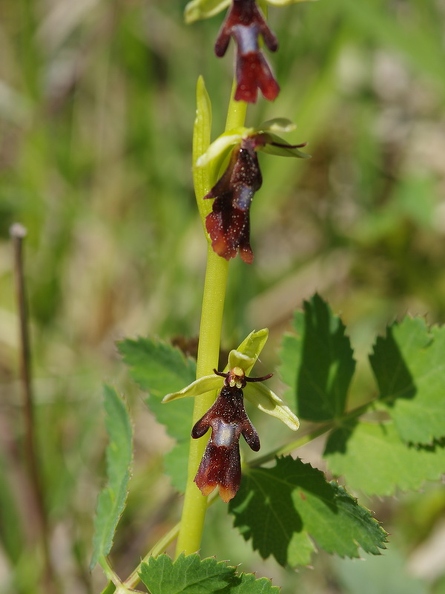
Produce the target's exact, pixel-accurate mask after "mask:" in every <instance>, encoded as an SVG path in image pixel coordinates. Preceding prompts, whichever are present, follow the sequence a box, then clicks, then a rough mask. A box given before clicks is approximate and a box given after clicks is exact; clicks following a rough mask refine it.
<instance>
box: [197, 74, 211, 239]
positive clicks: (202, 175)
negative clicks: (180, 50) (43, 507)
mask: <svg viewBox="0 0 445 594" xmlns="http://www.w3.org/2000/svg"><path fill="white" fill-rule="evenodd" d="M211 127H212V104H211V101H210V97H209V94H208V93H207V89H206V86H205V84H204V79H203V77H202V76H200V77H199V78H198V82H197V84H196V117H195V123H194V127H193V186H194V188H195V195H196V203H197V205H198V210H199V215H200V217H201V221H202V224H203V226H204V231H205V232H206V230H205V219H206V216H207V215H208V214H209V212H210V211H211V210H212V205H211V202H210V201H209V200H203V199H202V198H203V196H205V195H206V194H207V193H208V192H209V191H210V189H211V187H212V185H213V182H214V180H215V179H216V174H215V173H214V168H213V165H210V164H206V165H207V166H202V167H201V166H198V165H196V163H197V161H198V157H200V156H201V155H202V154H203V153H206V152H207V151H208V149H209V144H210V131H211ZM206 235H207V232H206ZM207 237H208V235H207Z"/></svg>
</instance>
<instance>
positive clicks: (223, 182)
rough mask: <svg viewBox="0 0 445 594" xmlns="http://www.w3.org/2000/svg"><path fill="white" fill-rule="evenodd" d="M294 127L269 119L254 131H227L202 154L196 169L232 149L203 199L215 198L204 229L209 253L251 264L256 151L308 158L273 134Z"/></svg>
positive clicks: (257, 177) (258, 181) (258, 172)
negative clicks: (237, 258) (222, 170)
mask: <svg viewBox="0 0 445 594" xmlns="http://www.w3.org/2000/svg"><path fill="white" fill-rule="evenodd" d="M293 128H294V126H293V124H292V122H290V121H289V120H286V119H284V118H280V119H278V118H277V119H275V120H271V121H270V122H266V123H265V124H263V125H262V126H261V127H260V128H259V129H258V130H256V129H255V128H240V129H236V130H230V131H229V132H226V133H224V134H223V135H222V136H220V137H219V138H218V139H217V140H215V142H213V143H212V144H211V145H210V147H209V148H208V150H207V151H206V152H205V153H204V155H202V156H201V157H200V158H199V159H198V161H197V166H198V167H203V166H205V165H207V164H208V163H209V162H211V161H213V160H215V161H218V159H219V160H220V161H219V163H218V162H217V163H216V165H218V164H220V163H221V162H222V161H223V159H224V158H225V157H226V156H227V152H228V151H229V149H230V148H232V147H233V148H232V152H231V154H230V157H229V163H228V165H227V167H226V169H225V171H224V173H223V174H222V176H221V177H220V178H219V180H218V181H217V182H216V184H215V185H214V186H213V188H212V189H211V190H210V192H208V193H207V194H206V195H205V196H204V199H210V198H213V199H215V201H214V203H213V208H212V212H210V213H209V214H208V215H207V216H206V221H205V225H206V229H207V232H208V234H209V236H210V239H211V241H212V247H213V250H214V251H215V252H216V253H217V254H218V255H219V256H221V257H222V258H225V259H226V260H229V259H230V258H234V257H235V256H236V254H237V253H239V254H240V256H241V258H242V259H243V260H244V262H246V263H248V264H251V263H252V261H253V252H252V248H251V246H250V216H249V215H250V205H251V203H252V199H253V196H254V194H255V192H256V191H257V190H259V189H260V187H261V184H262V176H261V170H260V166H259V163H258V156H257V151H259V150H261V151H263V152H266V153H271V154H276V155H284V156H292V157H299V158H307V157H309V155H307V154H305V153H303V152H301V151H300V150H299V149H300V148H302V147H303V146H305V143H303V144H295V145H292V144H288V143H287V142H286V141H285V140H283V139H282V138H280V137H279V136H277V135H276V134H275V132H276V131H282V132H287V131H289V130H292V129H293Z"/></svg>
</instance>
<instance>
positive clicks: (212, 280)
mask: <svg viewBox="0 0 445 594" xmlns="http://www.w3.org/2000/svg"><path fill="white" fill-rule="evenodd" d="M200 85H203V83H202V81H201V82H200V83H198V89H199V88H200ZM201 92H202V86H201ZM233 92H234V91H233V88H232V95H231V99H230V103H229V108H228V113H227V120H226V130H230V129H232V128H236V127H238V126H244V122H245V117H246V110H247V105H246V104H245V103H241V102H237V101H234V99H233ZM198 93H199V90H198ZM199 101H200V100H199V97H198V115H197V122H196V126H201V132H199V131H197V129H196V128H195V136H194V151H193V153H194V154H193V159H194V162H196V159H197V158H198V157H199V156H200V155H201V154H203V152H204V151H205V150H206V148H207V147H206V145H207V146H208V144H209V142H210V138H208V139H207V138H204V139H203V134H207V133H210V126H209V125H208V120H207V122H205V123H204V124H202V122H201V124H200V123H199V118H200V117H201V118H202V113H201V114H200V113H199ZM203 149H204V150H203ZM198 153H199V154H198ZM215 181H216V180H211V179H210V169H207V172H206V171H203V170H202V169H201V170H198V171H197V168H196V167H194V183H195V193H196V197H197V200H198V207H199V206H200V205H199V203H200V201H202V197H203V196H204V195H205V194H206V193H207V192H208V191H209V190H210V188H211V186H212V182H213V183H214V182H215ZM199 210H200V212H201V213H202V209H201V208H199ZM227 276H228V262H227V261H226V260H225V259H224V258H221V257H220V256H218V255H217V254H215V252H214V251H213V250H212V247H211V245H210V244H209V245H208V248H207V268H206V274H205V281H204V294H203V300H202V311H201V326H200V330H199V347H198V360H197V369H196V377H197V378H200V377H202V376H204V375H210V374H212V372H213V369H215V368H217V367H218V360H219V350H220V343H221V328H222V322H223V313H224V301H225V296H226V287H227ZM214 400H215V393H214V392H208V393H207V394H202V395H201V396H198V397H197V398H195V406H194V410H193V423H195V422H196V421H197V420H198V419H200V418H201V417H202V416H203V414H204V413H205V412H206V411H207V410H208V409H209V408H210V407H211V406H212V404H213V402H214ZM206 445H207V439H204V438H202V439H196V440H195V439H191V440H190V453H189V460H188V477H187V486H186V490H185V496H184V507H183V511H182V517H181V527H180V530H179V536H178V542H177V547H176V555H177V556H178V555H180V554H181V553H183V552H184V553H185V554H190V553H194V552H196V551H198V550H199V548H200V546H201V539H202V532H203V528H204V520H205V514H206V510H207V498H206V497H204V496H203V495H202V494H201V492H200V490H199V489H198V487H197V486H196V485H195V482H194V478H195V475H196V471H197V469H198V466H199V463H200V461H201V458H202V456H203V454H204V450H205V447H206Z"/></svg>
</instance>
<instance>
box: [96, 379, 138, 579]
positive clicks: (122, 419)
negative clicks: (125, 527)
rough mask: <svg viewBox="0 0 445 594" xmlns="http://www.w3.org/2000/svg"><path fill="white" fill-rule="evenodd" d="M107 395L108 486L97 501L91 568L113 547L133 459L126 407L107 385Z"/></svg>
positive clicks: (105, 387) (130, 431) (123, 506)
mask: <svg viewBox="0 0 445 594" xmlns="http://www.w3.org/2000/svg"><path fill="white" fill-rule="evenodd" d="M104 394H105V411H106V413H107V416H106V419H105V425H106V428H107V433H108V438H109V444H108V447H107V451H106V458H107V477H108V483H107V485H106V487H105V488H104V489H103V490H102V491H101V493H100V494H99V497H98V501H97V510H96V517H95V520H94V537H93V555H92V558H91V564H90V566H91V568H93V567H94V566H95V565H96V563H97V562H98V560H99V559H100V558H101V557H104V556H106V555H108V553H109V552H110V550H111V547H112V545H113V538H114V533H115V531H116V527H117V524H118V522H119V519H120V517H121V515H122V512H123V511H124V508H125V502H126V499H127V494H128V481H129V480H130V466H131V462H132V458H133V450H132V428H131V423H130V418H129V415H128V411H127V408H126V406H125V404H124V402H123V400H122V399H121V398H120V397H119V396H118V394H116V392H115V390H114V389H113V388H111V387H110V386H104Z"/></svg>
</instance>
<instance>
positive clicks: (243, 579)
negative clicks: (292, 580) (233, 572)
mask: <svg viewBox="0 0 445 594" xmlns="http://www.w3.org/2000/svg"><path fill="white" fill-rule="evenodd" d="M279 592H280V588H277V586H272V582H271V581H270V580H268V579H267V578H259V579H258V580H257V579H256V578H255V576H254V575H253V574H252V573H242V574H241V575H239V576H235V578H234V579H233V580H232V583H231V584H230V586H229V587H228V589H225V590H223V591H222V593H221V594H279Z"/></svg>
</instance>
